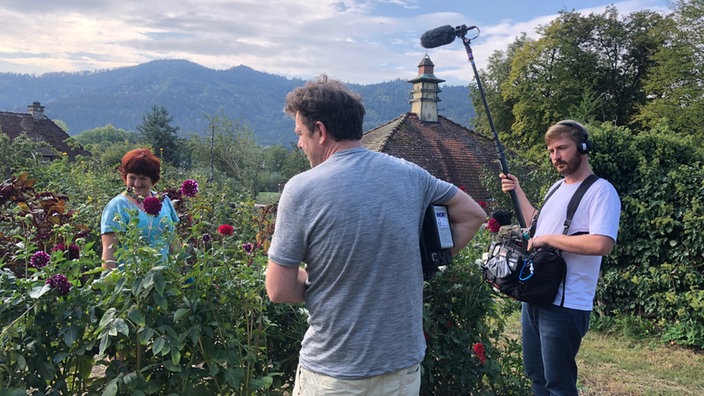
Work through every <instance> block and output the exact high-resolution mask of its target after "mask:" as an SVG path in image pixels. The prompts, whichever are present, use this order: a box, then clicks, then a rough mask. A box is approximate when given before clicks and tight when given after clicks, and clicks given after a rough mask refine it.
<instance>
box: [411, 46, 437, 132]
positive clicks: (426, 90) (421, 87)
mask: <svg viewBox="0 0 704 396" xmlns="http://www.w3.org/2000/svg"><path fill="white" fill-rule="evenodd" d="M434 67H435V65H434V64H433V62H432V61H431V60H430V56H429V55H428V54H425V56H424V57H423V59H421V61H420V63H419V64H418V76H416V78H413V79H411V80H408V82H409V83H412V84H413V91H411V96H412V99H411V101H410V103H411V112H412V113H415V114H416V115H417V116H418V119H420V120H421V121H424V122H438V102H439V101H440V98H439V97H438V93H440V88H438V84H439V83H441V82H445V80H441V79H439V78H437V77H435V75H434V74H433V69H434Z"/></svg>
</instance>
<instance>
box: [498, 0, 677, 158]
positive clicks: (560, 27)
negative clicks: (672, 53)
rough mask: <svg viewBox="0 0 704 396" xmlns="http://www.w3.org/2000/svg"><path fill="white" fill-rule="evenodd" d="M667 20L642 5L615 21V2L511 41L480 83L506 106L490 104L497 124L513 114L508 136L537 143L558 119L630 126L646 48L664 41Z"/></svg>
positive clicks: (649, 62)
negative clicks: (641, 8)
mask: <svg viewBox="0 0 704 396" xmlns="http://www.w3.org/2000/svg"><path fill="white" fill-rule="evenodd" d="M665 21H666V18H664V17H662V16H661V15H659V14H657V13H654V12H651V11H647V10H645V11H639V12H635V13H632V14H630V15H629V16H627V17H626V18H622V19H621V18H619V15H618V13H617V11H616V9H615V7H607V9H606V11H605V12H604V13H603V14H601V15H596V14H590V15H588V16H582V15H581V14H579V13H577V12H562V13H560V16H559V17H558V18H557V19H555V20H553V21H552V22H551V23H550V24H548V25H547V26H541V27H540V28H539V29H538V33H540V35H541V37H540V38H539V39H537V40H530V39H526V38H525V37H521V38H519V39H517V40H516V42H515V43H514V46H513V47H511V48H510V49H511V50H510V51H507V53H506V57H505V58H504V57H501V56H497V57H494V58H492V59H491V65H490V69H489V70H490V71H491V72H490V73H487V74H486V76H487V77H488V79H489V81H488V82H487V83H486V84H485V85H487V86H488V87H492V88H495V87H498V89H499V91H500V94H501V95H500V97H501V98H502V100H503V101H504V104H505V105H510V106H511V107H510V113H511V114H510V115H508V114H506V113H507V112H508V110H507V109H506V106H505V105H504V106H497V105H495V108H496V109H497V110H498V111H499V113H497V115H496V116H495V117H494V118H496V119H497V120H499V121H500V125H501V127H502V128H504V127H505V121H506V120H510V119H511V118H513V119H514V122H513V124H512V125H511V127H510V139H507V140H509V141H511V142H513V143H515V144H520V145H521V146H523V147H542V146H543V139H542V137H543V133H544V131H545V130H546V129H547V127H548V126H550V125H551V124H553V123H554V122H555V121H557V120H559V119H564V118H579V119H580V120H581V121H583V122H590V121H610V122H613V123H615V124H616V125H628V124H630V123H631V122H632V120H633V116H634V114H635V113H636V111H637V108H638V106H639V105H641V104H642V103H644V101H645V98H646V94H645V91H644V89H643V82H644V77H645V75H646V73H647V72H648V71H649V70H650V68H652V67H653V66H654V65H655V62H654V60H653V59H652V54H654V53H655V52H656V50H657V48H658V47H659V46H661V45H662V44H663V43H664V42H665V40H666V39H667V35H666V34H665V32H664V31H663V26H665V23H666V22H665ZM507 65H510V66H509V67H508V70H507ZM498 78H504V79H503V80H497V79H498ZM493 95H494V96H493V97H492V100H495V98H496V97H497V96H496V95H495V94H493ZM497 129H498V128H497Z"/></svg>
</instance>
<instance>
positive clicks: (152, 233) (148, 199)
mask: <svg viewBox="0 0 704 396" xmlns="http://www.w3.org/2000/svg"><path fill="white" fill-rule="evenodd" d="M118 170H119V171H120V175H121V176H122V180H123V181H124V182H125V186H126V187H127V188H126V189H125V191H123V192H122V193H121V194H119V195H117V196H116V197H115V198H113V199H112V200H110V202H109V203H108V204H107V206H105V209H104V210H103V215H102V217H101V220H100V233H101V235H102V242H103V255H102V258H103V268H115V267H117V264H118V263H117V260H115V251H116V247H117V243H118V239H117V234H116V233H117V232H122V231H125V229H126V226H127V225H128V224H130V222H131V220H132V216H133V215H134V214H135V213H136V214H137V217H138V219H139V222H138V224H137V228H138V229H139V230H140V236H141V239H142V240H143V241H144V242H145V244H148V245H150V246H152V247H154V248H155V249H157V250H158V251H159V252H160V253H161V257H166V256H167V255H168V253H169V245H170V243H171V242H172V240H173V238H174V230H175V226H174V224H175V223H177V222H178V215H177V214H176V210H175V209H174V206H173V204H172V203H171V201H170V200H169V197H167V196H161V197H159V196H157V194H156V192H155V191H154V190H153V189H152V188H153V187H154V185H155V184H156V183H157V182H158V181H159V175H160V172H161V161H160V160H159V158H157V157H156V156H154V154H152V152H151V151H149V150H148V149H137V150H132V151H129V152H127V153H126V154H125V155H124V156H123V157H122V164H121V165H120V166H119V168H118Z"/></svg>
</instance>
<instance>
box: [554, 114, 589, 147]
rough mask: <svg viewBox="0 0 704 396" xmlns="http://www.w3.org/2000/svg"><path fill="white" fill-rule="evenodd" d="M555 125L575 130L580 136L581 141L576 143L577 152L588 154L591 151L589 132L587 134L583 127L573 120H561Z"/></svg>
mask: <svg viewBox="0 0 704 396" xmlns="http://www.w3.org/2000/svg"><path fill="white" fill-rule="evenodd" d="M556 125H567V126H571V127H572V128H575V129H577V130H578V131H579V133H580V135H582V139H581V140H580V141H579V143H577V151H578V152H579V153H580V154H589V151H591V149H592V143H591V142H590V141H589V132H587V128H585V127H584V125H582V124H580V123H578V122H577V121H573V120H562V121H560V122H558V123H557V124H556Z"/></svg>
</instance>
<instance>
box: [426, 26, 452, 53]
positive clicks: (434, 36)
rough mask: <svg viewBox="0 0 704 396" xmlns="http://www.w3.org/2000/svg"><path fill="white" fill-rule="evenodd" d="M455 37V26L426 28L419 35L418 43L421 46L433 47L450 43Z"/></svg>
mask: <svg viewBox="0 0 704 396" xmlns="http://www.w3.org/2000/svg"><path fill="white" fill-rule="evenodd" d="M454 39H455V28H453V27H452V26H450V25H445V26H441V27H439V28H435V29H431V30H428V31H427V32H425V33H423V35H422V36H420V45H422V46H423V48H435V47H439V46H441V45H445V44H450V43H451V42H452V41H453V40H454Z"/></svg>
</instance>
